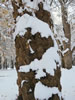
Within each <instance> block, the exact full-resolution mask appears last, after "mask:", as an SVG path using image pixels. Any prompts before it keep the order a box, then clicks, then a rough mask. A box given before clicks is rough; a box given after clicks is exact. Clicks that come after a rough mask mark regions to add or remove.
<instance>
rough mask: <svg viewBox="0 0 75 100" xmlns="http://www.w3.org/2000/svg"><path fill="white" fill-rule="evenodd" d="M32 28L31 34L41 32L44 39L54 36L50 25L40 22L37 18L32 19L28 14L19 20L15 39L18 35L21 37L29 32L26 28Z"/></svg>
mask: <svg viewBox="0 0 75 100" xmlns="http://www.w3.org/2000/svg"><path fill="white" fill-rule="evenodd" d="M28 27H30V28H31V29H32V30H31V33H32V34H33V35H35V34H36V33H37V32H40V34H41V36H42V37H47V38H48V37H49V36H52V37H53V35H52V32H51V30H50V28H49V25H48V24H47V23H45V22H43V21H41V20H39V19H38V18H36V17H32V16H30V15H28V14H24V15H23V16H22V17H20V18H19V20H18V22H17V24H16V29H15V33H14V38H15V37H16V35H17V34H19V35H21V36H22V35H24V34H25V32H26V31H27V30H26V28H28Z"/></svg>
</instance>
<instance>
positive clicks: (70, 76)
mask: <svg viewBox="0 0 75 100" xmlns="http://www.w3.org/2000/svg"><path fill="white" fill-rule="evenodd" d="M61 83H62V95H63V96H64V99H65V100H75V66H73V67H72V69H70V70H67V69H62V78H61Z"/></svg>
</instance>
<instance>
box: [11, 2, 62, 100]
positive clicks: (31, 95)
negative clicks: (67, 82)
mask: <svg viewBox="0 0 75 100" xmlns="http://www.w3.org/2000/svg"><path fill="white" fill-rule="evenodd" d="M29 2H33V1H29ZM18 3H19V6H22V7H23V4H22V2H21V0H19V2H18ZM12 4H13V7H14V13H13V14H15V15H14V18H15V19H16V18H17V16H19V15H20V16H22V15H24V14H28V15H29V16H30V17H33V14H32V13H33V12H34V14H35V16H36V18H38V20H39V21H40V22H44V23H43V24H44V25H46V24H47V25H49V29H50V27H51V25H52V20H51V21H50V12H48V11H46V10H44V9H43V3H39V4H38V7H39V10H35V11H34V9H33V12H30V11H27V9H26V10H25V11H23V12H22V13H20V14H19V13H18V8H20V7H17V4H16V2H15V1H14V0H13V1H12ZM15 9H16V10H15ZM16 11H17V12H16ZM28 20H29V19H28ZM33 23H34V22H33ZM33 23H32V25H33ZM37 27H38V26H37ZM37 27H36V28H37ZM42 27H43V26H42ZM44 28H46V27H44ZM26 30H27V31H26V33H25V34H24V36H20V35H17V36H16V38H15V46H16V69H17V73H18V81H17V84H18V86H19V97H18V100H47V99H48V100H62V98H61V95H59V93H60V94H61V84H60V77H61V71H60V67H58V63H59V62H57V61H54V63H55V64H56V68H55V69H54V75H51V74H50V73H48V72H47V71H46V69H43V72H44V73H45V74H46V76H42V77H40V78H35V77H36V76H37V73H38V70H40V69H39V67H40V68H41V67H42V65H41V64H40V66H39V67H38V69H37V70H36V69H35V67H36V66H37V65H39V63H38V64H33V66H32V68H31V69H30V71H29V72H22V71H21V70H20V69H21V68H22V65H23V66H24V67H23V68H26V67H28V68H29V66H30V65H31V64H32V63H34V62H35V61H36V59H37V60H38V62H40V61H41V60H42V59H43V57H44V54H46V52H47V50H49V49H51V48H52V47H53V48H55V49H56V47H54V40H53V39H52V37H51V36H48V37H42V36H41V33H40V32H36V33H35V34H34V35H32V31H31V30H32V29H31V27H27V28H26ZM46 30H47V29H46ZM31 49H32V50H33V52H32V50H31ZM52 53H53V51H52ZM47 56H48V55H47ZM49 56H50V55H49ZM49 56H48V57H49ZM48 57H47V58H48ZM51 59H52V57H51ZM51 59H50V60H51ZM49 62H50V61H49ZM43 63H44V62H43ZM43 66H45V67H46V68H47V67H48V64H47V63H46V62H45V63H44V64H43ZM50 67H52V66H50ZM33 68H34V70H33ZM41 73H42V72H40V74H41ZM39 84H41V85H43V86H44V87H48V88H50V89H53V88H57V90H58V92H59V93H58V92H56V93H51V92H52V91H50V93H49V94H50V95H49V97H48V98H47V97H45V96H44V95H43V91H42V92H41V93H39V92H40V91H39V92H37V94H39V96H35V94H36V87H37V90H40V88H39ZM45 92H46V93H47V92H48V91H45ZM40 95H41V96H42V95H43V98H42V99H41V98H40Z"/></svg>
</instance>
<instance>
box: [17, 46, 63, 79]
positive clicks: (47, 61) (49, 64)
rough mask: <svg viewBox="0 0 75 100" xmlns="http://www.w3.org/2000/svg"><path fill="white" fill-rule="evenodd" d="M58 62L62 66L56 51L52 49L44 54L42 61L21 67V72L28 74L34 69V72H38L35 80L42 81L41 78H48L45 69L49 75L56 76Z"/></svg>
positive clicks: (36, 60)
mask: <svg viewBox="0 0 75 100" xmlns="http://www.w3.org/2000/svg"><path fill="white" fill-rule="evenodd" d="M56 62H58V63H59V65H60V64H61V63H60V58H59V55H58V54H57V51H56V49H55V48H54V47H51V48H49V49H48V50H47V51H46V52H45V53H44V55H43V57H42V59H41V60H38V59H35V60H34V61H33V62H31V64H29V65H25V66H21V67H20V69H19V72H26V73H27V72H29V71H30V69H32V70H33V71H36V76H35V78H36V79H40V78H41V77H45V76H46V73H45V72H44V71H43V69H45V70H46V72H47V73H48V74H50V75H54V69H56V67H57V65H56ZM59 65H58V67H59Z"/></svg>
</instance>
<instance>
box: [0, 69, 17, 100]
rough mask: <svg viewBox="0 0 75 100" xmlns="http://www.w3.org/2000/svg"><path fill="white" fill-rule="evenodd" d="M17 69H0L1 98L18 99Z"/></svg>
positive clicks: (4, 99)
mask: <svg viewBox="0 0 75 100" xmlns="http://www.w3.org/2000/svg"><path fill="white" fill-rule="evenodd" d="M16 80H17V74H16V70H11V69H10V70H0V100H16V98H17V95H18V87H17V84H16Z"/></svg>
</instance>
